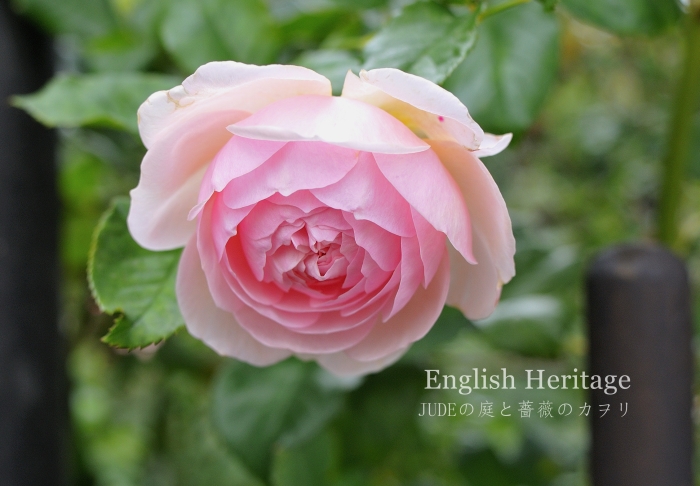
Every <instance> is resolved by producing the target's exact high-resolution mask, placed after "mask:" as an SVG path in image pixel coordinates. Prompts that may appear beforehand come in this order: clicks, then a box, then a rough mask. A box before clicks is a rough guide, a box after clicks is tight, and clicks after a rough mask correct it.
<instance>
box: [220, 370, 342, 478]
mask: <svg viewBox="0 0 700 486" xmlns="http://www.w3.org/2000/svg"><path fill="white" fill-rule="evenodd" d="M342 398H343V394H342V391H341V389H340V388H339V387H333V386H329V375H328V373H326V372H323V371H322V370H320V369H319V368H318V367H316V366H315V365H314V364H311V363H302V362H299V361H296V360H287V361H284V362H282V363H279V364H277V365H275V366H272V367H268V368H255V367H252V366H249V365H246V364H243V363H239V362H232V363H231V364H230V365H229V366H227V367H225V368H224V369H223V370H222V371H221V373H220V374H219V376H218V377H217V378H216V379H215V384H214V398H213V410H212V413H213V421H214V424H215V427H216V429H217V430H219V432H220V433H221V435H222V436H223V437H224V439H225V440H226V442H227V443H228V445H229V446H230V447H231V449H232V450H233V451H234V452H235V453H236V454H237V455H238V456H239V457H241V458H242V459H243V460H244V461H245V463H246V465H247V466H248V467H249V468H250V469H251V470H252V471H254V472H256V473H257V474H258V475H260V477H261V478H266V477H267V471H268V469H269V465H270V461H271V454H272V451H273V449H274V448H275V447H279V446H283V447H292V446H294V445H295V444H300V443H302V442H304V441H306V440H307V439H309V438H310V437H312V436H313V435H314V434H316V433H317V432H318V431H319V430H320V429H321V428H322V427H323V426H324V424H325V423H326V422H327V421H328V420H330V419H331V418H332V417H333V416H334V415H335V414H336V412H337V411H338V410H339V408H340V405H341V404H342Z"/></svg>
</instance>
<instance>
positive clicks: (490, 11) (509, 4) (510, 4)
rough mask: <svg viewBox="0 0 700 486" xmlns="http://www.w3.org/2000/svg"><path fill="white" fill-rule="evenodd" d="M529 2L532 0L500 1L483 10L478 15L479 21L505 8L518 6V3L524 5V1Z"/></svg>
mask: <svg viewBox="0 0 700 486" xmlns="http://www.w3.org/2000/svg"><path fill="white" fill-rule="evenodd" d="M529 2H530V0H508V1H507V2H502V3H499V4H498V5H494V6H493V7H491V8H487V9H485V10H484V11H483V12H481V13H480V14H479V17H478V19H479V22H481V21H482V20H484V19H486V18H488V17H491V16H492V15H496V14H499V13H501V12H503V11H504V10H508V9H509V8H513V7H517V6H518V5H522V4H523V3H529Z"/></svg>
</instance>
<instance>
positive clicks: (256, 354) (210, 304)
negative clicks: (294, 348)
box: [176, 238, 291, 366]
mask: <svg viewBox="0 0 700 486" xmlns="http://www.w3.org/2000/svg"><path fill="white" fill-rule="evenodd" d="M176 292H177V301H178V304H179V306H180V311H181V312H182V317H183V318H184V319H185V324H186V325H187V330H188V332H189V333H190V334H192V336H194V337H196V338H197V339H201V340H202V341H203V342H204V343H205V344H207V345H208V346H209V347H210V348H212V349H213V350H214V351H216V352H217V353H219V354H221V355H224V356H230V357H232V358H236V359H239V360H241V361H245V362H246V363H250V364H252V365H255V366H268V365H271V364H274V363H277V362H278V361H281V360H283V359H285V358H287V357H288V356H290V355H291V352H290V351H288V350H285V349H278V348H271V347H268V346H265V345H263V344H261V343H260V341H258V340H256V339H254V338H253V337H252V336H251V335H250V334H248V333H247V332H246V331H245V330H244V329H243V328H242V327H241V326H240V325H239V324H238V322H237V321H236V319H235V318H234V316H233V315H232V314H231V313H229V312H226V311H224V310H222V309H220V308H218V307H217V306H216V304H214V301H213V300H212V297H211V294H210V292H209V288H208V286H207V280H206V277H205V275H204V272H203V271H202V266H201V262H200V260H199V253H198V251H197V243H196V241H195V239H194V238H192V239H191V240H190V241H189V243H188V244H187V245H186V246H185V250H184V251H183V252H182V257H181V258H180V265H179V267H178V272H177V285H176Z"/></svg>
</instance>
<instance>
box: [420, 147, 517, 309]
mask: <svg viewBox="0 0 700 486" xmlns="http://www.w3.org/2000/svg"><path fill="white" fill-rule="evenodd" d="M432 147H433V150H434V151H435V153H437V154H438V156H439V157H440V159H441V160H442V162H443V164H444V165H445V167H446V168H447V170H449V171H450V173H451V174H452V177H453V178H454V180H455V181H456V182H457V184H458V185H459V187H460V189H461V191H462V194H464V198H465V200H466V202H467V206H468V207H469V211H470V215H471V217H472V231H473V234H474V253H475V257H476V259H477V261H478V262H479V264H478V265H477V266H476V267H474V266H471V265H469V264H467V263H466V262H465V263H464V264H462V263H461V262H459V259H458V258H456V257H454V256H453V258H452V259H453V261H454V262H455V263H453V268H454V269H455V272H457V273H458V274H459V275H453V284H452V288H451V290H450V298H449V300H448V303H449V304H450V305H455V306H457V307H459V308H460V309H461V310H462V311H463V312H464V313H465V315H466V316H467V317H470V318H472V319H477V318H483V317H486V316H487V315H488V314H490V313H491V311H493V309H494V307H495V305H496V301H497V299H498V295H499V294H500V289H501V287H502V286H503V284H505V283H506V282H508V281H509V280H510V279H511V278H512V277H513V275H515V263H514V260H513V255H514V254H515V238H514V237H513V230H512V226H511V222H510V217H509V215H508V210H507V208H506V204H505V201H504V200H503V196H502V195H501V192H500V191H499V190H498V186H497V185H496V183H495V181H494V180H493V177H491V174H489V172H488V170H487V169H486V167H485V166H484V164H483V163H482V162H481V161H480V160H479V159H477V158H476V157H474V155H473V154H472V153H470V152H469V151H467V150H465V149H464V148H463V147H460V146H459V145H457V144H455V143H449V142H434V143H432ZM477 267H481V268H477ZM465 279H466V280H465Z"/></svg>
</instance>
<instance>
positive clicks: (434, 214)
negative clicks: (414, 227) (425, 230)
mask: <svg viewBox="0 0 700 486" xmlns="http://www.w3.org/2000/svg"><path fill="white" fill-rule="evenodd" d="M374 159H375V160H376V161H377V166H378V167H379V170H381V171H382V174H384V177H386V178H387V180H388V181H389V182H391V184H392V185H393V186H394V187H395V188H396V190H397V191H398V192H399V194H401V195H402V196H403V197H404V199H406V201H408V203H409V204H410V205H411V206H413V208H414V209H415V210H416V211H417V212H418V213H419V214H420V215H421V216H423V217H424V218H425V219H426V220H427V221H428V222H429V223H430V224H431V225H432V226H433V227H434V228H435V229H436V230H438V231H442V232H443V233H445V234H446V235H447V237H448V238H449V240H450V241H451V242H452V244H453V245H454V247H455V248H456V249H457V250H459V252H460V253H461V254H462V255H464V258H466V260H467V261H468V262H470V263H476V260H475V259H474V256H473V254H472V242H471V238H472V237H471V226H470V222H469V212H468V211H467V206H466V205H465V202H464V198H463V197H462V194H461V193H460V190H459V187H458V186H457V184H456V183H455V181H454V180H453V179H452V177H451V176H450V174H449V173H448V172H447V170H446V169H445V167H444V166H443V165H442V162H440V159H439V158H438V157H437V155H435V152H433V151H432V150H426V151H425V152H419V153H416V154H405V155H404V154H400V155H398V154H397V155H393V154H392V155H388V154H374Z"/></svg>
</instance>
